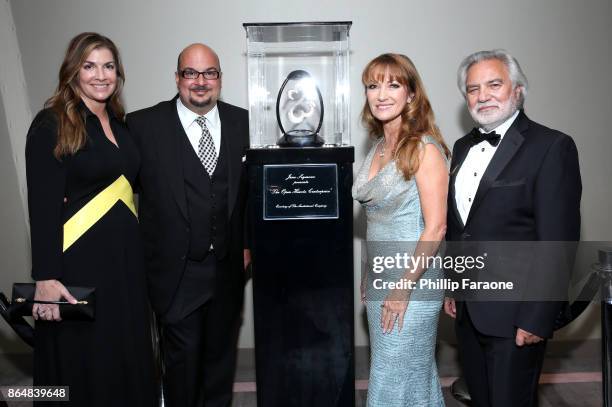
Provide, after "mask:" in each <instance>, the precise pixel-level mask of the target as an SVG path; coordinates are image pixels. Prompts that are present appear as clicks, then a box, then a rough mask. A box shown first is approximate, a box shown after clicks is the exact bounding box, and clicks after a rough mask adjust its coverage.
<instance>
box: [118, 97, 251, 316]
mask: <svg viewBox="0 0 612 407" xmlns="http://www.w3.org/2000/svg"><path fill="white" fill-rule="evenodd" d="M176 98H177V97H174V98H173V99H172V100H169V101H165V102H161V103H159V104H157V105H155V106H152V107H150V108H147V109H143V110H139V111H137V112H133V113H130V114H128V115H127V118H126V120H127V124H128V127H129V129H130V132H131V134H132V136H133V137H134V139H135V141H136V144H137V145H138V147H139V149H140V154H141V160H142V166H141V169H140V173H139V176H138V181H139V185H138V188H137V192H138V194H139V205H138V207H139V220H140V226H141V230H142V235H143V241H144V248H145V258H146V267H147V276H148V282H149V296H150V298H151V303H152V305H153V309H154V310H155V312H156V313H157V314H158V315H160V316H162V317H163V316H164V314H165V313H166V312H167V310H168V308H169V306H170V305H171V301H172V299H173V296H174V293H175V291H176V289H177V287H178V285H179V283H180V281H181V277H182V274H183V271H184V269H185V262H186V256H187V252H188V249H189V239H190V234H189V225H190V220H189V216H188V213H187V202H186V197H185V182H184V177H183V165H182V163H181V161H180V160H181V143H180V140H181V139H180V138H181V137H187V135H186V134H185V131H184V129H183V127H182V125H181V122H180V119H179V116H178V113H177V110H176ZM217 106H218V109H219V117H220V119H221V138H222V140H223V143H227V145H228V149H227V150H226V151H228V161H227V162H228V181H229V187H228V202H229V208H228V215H229V229H228V230H229V233H230V234H231V236H230V249H229V253H228V256H227V260H226V262H229V263H226V264H229V270H224V271H223V273H218V274H219V275H220V276H218V277H219V278H218V280H219V281H217V284H216V285H217V287H218V286H220V285H223V287H224V288H225V289H224V290H223V291H224V293H222V294H221V296H223V297H224V296H227V295H229V294H228V293H229V292H231V291H232V290H242V289H243V283H244V277H243V276H244V272H243V256H242V250H243V237H244V234H243V230H244V227H243V222H244V213H245V205H246V194H247V188H246V186H247V183H246V181H247V179H246V171H245V166H244V163H243V159H242V158H243V156H244V154H245V150H246V148H248V146H249V128H248V112H247V111H246V110H245V109H242V108H239V107H236V106H232V105H230V104H227V103H224V102H221V101H219V102H217ZM227 290H229V292H228V291H227ZM235 292H238V291H235ZM240 292H241V291H240Z"/></svg>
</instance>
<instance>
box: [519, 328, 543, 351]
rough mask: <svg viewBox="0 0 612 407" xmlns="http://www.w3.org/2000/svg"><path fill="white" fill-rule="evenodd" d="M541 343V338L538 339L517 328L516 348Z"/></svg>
mask: <svg viewBox="0 0 612 407" xmlns="http://www.w3.org/2000/svg"><path fill="white" fill-rule="evenodd" d="M541 341H543V338H540V337H539V336H537V335H534V334H532V333H531V332H527V331H525V330H524V329H521V328H518V329H517V330H516V346H519V347H520V346H523V345H533V344H534V343H538V342H541Z"/></svg>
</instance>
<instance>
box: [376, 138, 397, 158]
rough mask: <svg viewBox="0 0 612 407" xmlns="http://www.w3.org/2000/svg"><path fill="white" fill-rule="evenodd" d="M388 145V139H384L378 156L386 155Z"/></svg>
mask: <svg viewBox="0 0 612 407" xmlns="http://www.w3.org/2000/svg"><path fill="white" fill-rule="evenodd" d="M386 145H387V139H384V140H383V143H382V146H381V148H380V152H379V153H378V156H379V157H381V158H383V157H384V156H385V146H386ZM392 151H393V150H392Z"/></svg>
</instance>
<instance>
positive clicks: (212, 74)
mask: <svg viewBox="0 0 612 407" xmlns="http://www.w3.org/2000/svg"><path fill="white" fill-rule="evenodd" d="M180 74H181V76H182V77H183V78H185V79H198V78H199V77H200V75H202V76H203V77H204V79H208V80H213V79H219V77H220V76H221V72H219V71H217V70H216V69H210V70H208V71H203V72H199V71H196V70H195V69H191V68H187V69H183V70H182V71H180Z"/></svg>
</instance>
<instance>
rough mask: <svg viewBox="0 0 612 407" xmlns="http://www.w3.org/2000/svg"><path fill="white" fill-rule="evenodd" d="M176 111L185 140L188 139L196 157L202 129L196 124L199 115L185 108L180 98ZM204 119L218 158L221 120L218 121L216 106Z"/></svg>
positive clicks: (177, 101)
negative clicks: (183, 130)
mask: <svg viewBox="0 0 612 407" xmlns="http://www.w3.org/2000/svg"><path fill="white" fill-rule="evenodd" d="M176 110H177V112H178V116H179V119H180V121H181V124H182V125H183V129H185V133H186V134H187V138H189V142H190V143H191V146H192V147H193V150H194V151H195V153H196V155H197V154H198V144H199V143H200V138H201V137H202V128H201V127H200V125H199V124H198V123H197V122H196V119H197V118H198V117H199V115H198V114H197V113H195V112H192V111H191V110H189V109H188V108H187V107H185V105H184V104H183V102H181V98H177V99H176ZM204 117H205V118H206V127H208V131H209V132H210V135H211V136H212V139H213V143H214V145H215V151H216V153H217V158H219V151H220V147H221V119H219V109H217V105H216V104H215V107H213V108H212V109H210V111H209V112H208V113H206V114H205V115H204Z"/></svg>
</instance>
